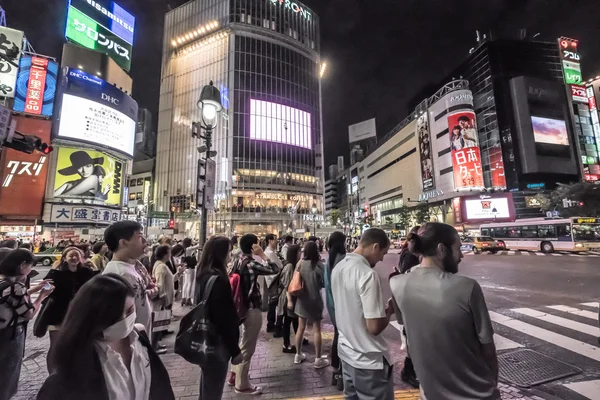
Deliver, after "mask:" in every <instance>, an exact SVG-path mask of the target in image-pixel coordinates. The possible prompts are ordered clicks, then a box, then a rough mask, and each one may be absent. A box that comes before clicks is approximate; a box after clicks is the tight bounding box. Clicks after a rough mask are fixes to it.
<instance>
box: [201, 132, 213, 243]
mask: <svg viewBox="0 0 600 400" xmlns="http://www.w3.org/2000/svg"><path fill="white" fill-rule="evenodd" d="M204 139H205V142H206V158H205V159H204V174H205V178H204V188H203V189H202V216H201V219H200V243H201V244H202V248H204V243H206V229H207V225H208V215H207V210H206V173H207V171H208V161H209V160H210V148H211V147H212V127H211V128H206V134H205V138H204Z"/></svg>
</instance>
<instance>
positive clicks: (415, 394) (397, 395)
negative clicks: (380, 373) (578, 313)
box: [289, 390, 551, 400]
mask: <svg viewBox="0 0 600 400" xmlns="http://www.w3.org/2000/svg"><path fill="white" fill-rule="evenodd" d="M420 393H421V392H420V391H419V390H396V391H395V392H394V399H400V400H404V399H406V400H411V399H416V400H418V399H419V398H420ZM343 399H344V395H343V394H340V395H335V396H323V397H297V398H294V399H289V400H343ZM549 400H551V399H549Z"/></svg>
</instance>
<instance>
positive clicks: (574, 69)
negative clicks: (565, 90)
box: [562, 60, 583, 85]
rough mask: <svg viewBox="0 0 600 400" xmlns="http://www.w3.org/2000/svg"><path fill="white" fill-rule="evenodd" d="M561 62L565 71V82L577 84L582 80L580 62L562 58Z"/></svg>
mask: <svg viewBox="0 0 600 400" xmlns="http://www.w3.org/2000/svg"><path fill="white" fill-rule="evenodd" d="M562 64H563V71H564V72H565V82H566V83H567V84H568V85H579V84H581V83H582V82H583V76H582V75H581V64H579V63H578V62H573V61H567V60H563V62H562Z"/></svg>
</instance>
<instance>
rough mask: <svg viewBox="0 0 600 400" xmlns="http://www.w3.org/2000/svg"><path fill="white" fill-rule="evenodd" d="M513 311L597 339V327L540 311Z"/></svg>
mask: <svg viewBox="0 0 600 400" xmlns="http://www.w3.org/2000/svg"><path fill="white" fill-rule="evenodd" d="M511 311H514V312H516V313H519V314H523V315H527V316H528V317H533V318H536V319H539V320H540V321H545V322H549V323H551V324H554V325H558V326H562V327H564V328H568V329H572V330H574V331H577V332H582V333H585V334H587V335H591V336H594V337H598V327H596V326H592V325H587V324H582V323H581V322H577V321H572V320H570V319H567V318H563V317H558V316H556V315H552V314H548V313H545V312H542V311H536V310H532V309H531V308H513V309H512V310H511Z"/></svg>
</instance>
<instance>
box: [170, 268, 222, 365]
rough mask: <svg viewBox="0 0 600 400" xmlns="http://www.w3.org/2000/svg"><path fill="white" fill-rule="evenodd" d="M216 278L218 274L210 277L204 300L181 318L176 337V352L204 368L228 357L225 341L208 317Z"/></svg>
mask: <svg viewBox="0 0 600 400" xmlns="http://www.w3.org/2000/svg"><path fill="white" fill-rule="evenodd" d="M216 280H217V276H216V275H213V276H211V277H210V278H209V279H208V282H207V283H206V286H205V287H204V292H203V293H202V300H201V301H200V302H199V303H198V305H197V306H196V307H194V308H193V309H192V310H191V311H190V312H189V313H187V314H186V315H185V316H184V317H183V318H182V319H181V322H180V324H179V333H178V334H177V338H176V339H175V353H177V354H179V355H180V356H181V357H183V358H184V359H185V360H186V361H188V362H190V363H192V364H196V365H199V366H200V367H202V368H205V367H210V366H211V365H215V364H214V361H215V360H222V359H223V358H225V357H226V356H225V348H224V345H223V341H222V340H221V337H220V335H219V333H218V332H217V328H216V326H215V324H214V323H213V322H212V321H210V320H209V319H208V314H207V310H206V303H207V301H208V298H209V297H210V292H211V291H212V287H213V285H214V283H215V281H216ZM227 361H228V360H227Z"/></svg>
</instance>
